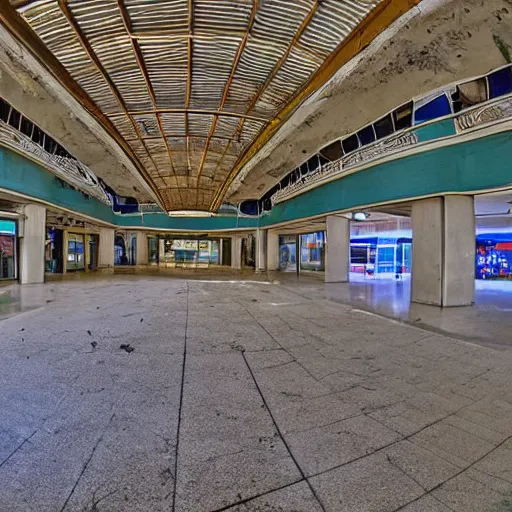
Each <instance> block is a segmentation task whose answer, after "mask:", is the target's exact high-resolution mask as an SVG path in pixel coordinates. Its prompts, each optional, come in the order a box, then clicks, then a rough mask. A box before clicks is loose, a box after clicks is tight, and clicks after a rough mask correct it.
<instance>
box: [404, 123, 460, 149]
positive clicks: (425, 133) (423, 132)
mask: <svg viewBox="0 0 512 512" xmlns="http://www.w3.org/2000/svg"><path fill="white" fill-rule="evenodd" d="M413 131H414V133H415V134H416V135H417V136H418V142H420V143H421V142H427V141H430V140H435V139H442V138H443V137H450V136H451V135H456V134H457V132H456V130H455V121H454V120H453V119H445V120H444V121H438V122H437V123H431V124H427V125H426V126H420V127H419V128H416V129H415V130H413Z"/></svg>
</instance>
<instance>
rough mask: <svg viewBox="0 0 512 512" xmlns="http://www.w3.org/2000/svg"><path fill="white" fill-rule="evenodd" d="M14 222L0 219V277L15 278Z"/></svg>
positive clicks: (15, 232)
mask: <svg viewBox="0 0 512 512" xmlns="http://www.w3.org/2000/svg"><path fill="white" fill-rule="evenodd" d="M16 234H17V231H16V222H15V221H13V220H7V219H6V220H3V219H0V279H16Z"/></svg>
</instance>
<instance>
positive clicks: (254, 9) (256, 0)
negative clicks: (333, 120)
mask: <svg viewBox="0 0 512 512" xmlns="http://www.w3.org/2000/svg"><path fill="white" fill-rule="evenodd" d="M258 7H259V0H253V3H252V10H251V18H250V20H249V23H248V25H247V30H246V32H245V34H244V37H243V38H242V41H240V46H239V47H238V50H237V52H236V56H235V60H234V61H233V66H232V67H231V73H230V75H229V78H228V79H227V81H226V85H225V86H224V91H223V93H222V99H221V102H220V105H219V111H220V113H222V110H223V109H224V105H225V104H226V100H227V97H228V94H229V88H230V87H231V83H232V82H233V78H234V76H235V73H236V70H237V68H238V63H239V62H240V58H241V57H242V53H243V51H244V49H245V45H246V44H247V39H249V34H250V33H251V29H252V26H253V25H254V20H255V19H256V12H257V11H258ZM246 114H247V112H246ZM218 121H219V115H218V114H216V115H215V116H214V118H213V121H212V125H211V127H210V133H209V134H208V138H207V139H206V144H205V146H204V151H203V155H202V157H201V164H200V165H199V171H198V173H197V180H196V189H197V191H196V208H197V203H198V200H199V183H200V180H201V175H202V174H203V168H204V164H205V162H206V156H207V155H208V149H209V148H210V143H211V140H212V137H213V135H214V134H215V130H216V129H217V123H218ZM238 135H239V133H238V132H237V133H236V134H235V138H237V136H238ZM230 145H231V142H229V143H228V144H227V145H226V148H228V147H229V146H230ZM224 155H225V152H224V154H223V155H222V158H221V161H222V159H223V158H224Z"/></svg>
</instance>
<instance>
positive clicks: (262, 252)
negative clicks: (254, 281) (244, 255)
mask: <svg viewBox="0 0 512 512" xmlns="http://www.w3.org/2000/svg"><path fill="white" fill-rule="evenodd" d="M254 238H255V240H256V272H265V270H266V267H267V266H266V259H267V258H266V256H267V251H266V249H267V247H266V246H267V244H266V239H267V232H266V230H265V229H258V230H256V233H255V237H254Z"/></svg>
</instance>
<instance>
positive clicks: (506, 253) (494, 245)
mask: <svg viewBox="0 0 512 512" xmlns="http://www.w3.org/2000/svg"><path fill="white" fill-rule="evenodd" d="M511 265H512V233H506V232H505V233H484V234H480V235H477V237H476V261H475V278H476V279H499V280H511V279H512V270H511Z"/></svg>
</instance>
